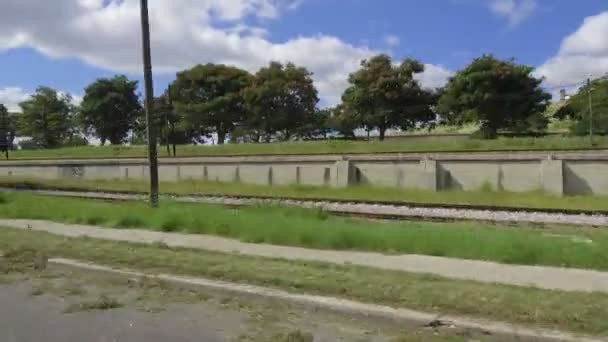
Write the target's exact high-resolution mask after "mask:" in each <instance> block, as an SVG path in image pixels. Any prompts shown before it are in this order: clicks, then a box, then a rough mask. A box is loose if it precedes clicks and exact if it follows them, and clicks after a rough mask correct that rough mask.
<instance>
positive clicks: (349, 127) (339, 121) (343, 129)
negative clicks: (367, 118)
mask: <svg viewBox="0 0 608 342" xmlns="http://www.w3.org/2000/svg"><path fill="white" fill-rule="evenodd" d="M330 111H331V115H330V118H329V120H328V121H329V127H330V128H331V129H333V130H336V131H338V132H339V133H340V135H342V136H343V137H345V138H347V139H355V129H357V128H359V127H361V126H362V122H363V120H362V119H361V117H360V115H359V114H358V113H357V112H355V111H354V110H352V109H351V108H348V107H346V106H345V105H343V104H339V105H337V106H336V107H334V108H331V109H330Z"/></svg>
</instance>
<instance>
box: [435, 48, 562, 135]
mask: <svg viewBox="0 0 608 342" xmlns="http://www.w3.org/2000/svg"><path fill="white" fill-rule="evenodd" d="M533 70H534V69H533V68H532V67H529V66H526V65H519V64H516V63H515V62H514V61H512V60H510V61H502V60H498V59H496V58H495V57H493V56H491V55H484V56H482V57H480V58H477V59H475V60H474V61H473V62H472V63H471V64H470V65H469V66H467V67H466V68H465V69H464V70H462V71H460V72H458V73H457V74H456V75H455V76H454V77H452V78H451V79H450V81H449V82H448V85H447V86H446V88H445V89H444V90H443V94H442V95H441V98H440V99H439V105H438V111H439V113H440V114H441V115H442V118H443V119H444V120H445V121H447V122H449V123H450V124H463V123H467V122H474V123H478V124H479V125H480V127H481V128H480V134H481V136H482V137H483V138H495V137H496V136H497V134H498V130H509V131H512V132H514V133H517V134H523V133H542V132H544V130H545V129H546V127H547V124H548V119H547V118H546V117H545V116H544V115H543V112H544V111H545V109H546V108H547V105H548V103H549V100H550V99H551V95H549V94H548V93H546V92H545V91H543V89H542V88H541V83H542V79H537V78H535V77H534V76H532V71H533Z"/></svg>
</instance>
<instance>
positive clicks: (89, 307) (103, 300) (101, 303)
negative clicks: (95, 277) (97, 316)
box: [64, 295, 123, 313]
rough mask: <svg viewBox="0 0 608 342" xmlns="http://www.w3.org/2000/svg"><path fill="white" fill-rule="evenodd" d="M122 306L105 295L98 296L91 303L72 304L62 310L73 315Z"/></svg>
mask: <svg viewBox="0 0 608 342" xmlns="http://www.w3.org/2000/svg"><path fill="white" fill-rule="evenodd" d="M122 306H123V304H122V303H120V302H118V301H117V300H115V299H112V298H110V297H108V296H106V295H101V296H99V298H97V299H96V300H93V301H88V302H81V303H76V304H72V305H70V306H68V307H67V308H66V309H65V310H64V312H65V313H74V312H82V311H97V310H111V309H117V308H121V307H122Z"/></svg>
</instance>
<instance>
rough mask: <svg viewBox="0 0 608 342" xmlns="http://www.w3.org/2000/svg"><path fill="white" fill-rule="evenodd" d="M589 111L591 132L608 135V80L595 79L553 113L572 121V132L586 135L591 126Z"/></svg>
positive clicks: (557, 116)
mask: <svg viewBox="0 0 608 342" xmlns="http://www.w3.org/2000/svg"><path fill="white" fill-rule="evenodd" d="M590 101H591V102H590ZM591 109H592V110H593V131H594V132H595V133H597V134H608V78H601V79H597V80H594V81H592V82H591V83H590V84H589V85H585V86H583V87H582V88H581V89H579V91H578V93H577V94H576V95H574V96H572V97H571V98H570V99H569V100H568V101H567V102H566V103H565V104H564V105H563V106H562V107H561V108H560V109H559V110H558V111H557V112H556V113H555V117H556V118H558V119H571V120H573V121H574V124H573V126H572V132H573V133H574V134H577V135H586V134H589V131H590V126H591V115H590V114H591Z"/></svg>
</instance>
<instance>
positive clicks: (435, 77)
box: [416, 64, 454, 89]
mask: <svg viewBox="0 0 608 342" xmlns="http://www.w3.org/2000/svg"><path fill="white" fill-rule="evenodd" d="M452 76H454V72H453V71H451V70H449V69H447V68H445V67H443V66H440V65H433V64H425V65H424V72H423V73H422V74H418V75H416V79H417V80H418V82H420V84H421V85H422V86H423V87H425V88H431V89H434V88H440V87H443V86H444V85H445V84H446V83H447V82H448V80H449V79H450V77H452Z"/></svg>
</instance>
